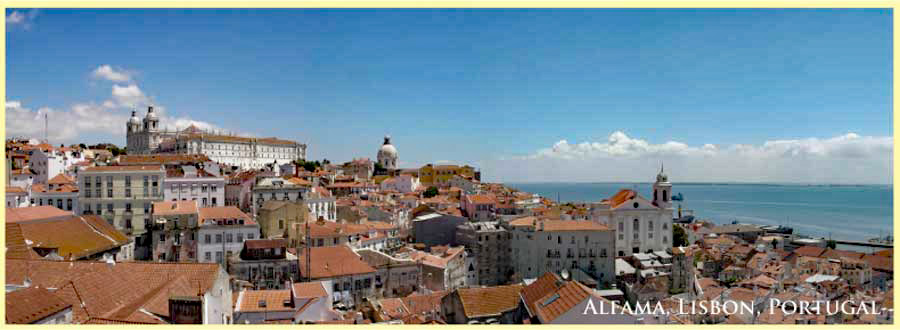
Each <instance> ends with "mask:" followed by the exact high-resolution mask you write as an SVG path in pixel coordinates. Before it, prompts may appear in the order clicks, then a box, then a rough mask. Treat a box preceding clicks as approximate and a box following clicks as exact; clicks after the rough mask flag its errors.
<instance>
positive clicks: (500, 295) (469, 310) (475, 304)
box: [456, 284, 522, 319]
mask: <svg viewBox="0 0 900 330" xmlns="http://www.w3.org/2000/svg"><path fill="white" fill-rule="evenodd" d="M521 291H522V285H521V284H513V285H501V286H492V287H486V288H460V289H457V290H456V293H457V294H458V295H459V300H460V301H461V302H462V305H463V312H464V313H465V315H466V317H467V318H470V319H472V318H479V317H487V316H499V315H501V314H503V313H504V312H508V311H511V310H513V309H515V308H516V306H518V304H519V292H521Z"/></svg>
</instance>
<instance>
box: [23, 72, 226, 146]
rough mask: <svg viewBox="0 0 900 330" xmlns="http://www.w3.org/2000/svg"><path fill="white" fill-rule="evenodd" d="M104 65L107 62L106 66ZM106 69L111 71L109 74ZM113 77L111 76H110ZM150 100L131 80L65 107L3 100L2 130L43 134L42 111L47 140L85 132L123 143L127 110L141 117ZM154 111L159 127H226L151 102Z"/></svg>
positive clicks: (73, 139) (74, 139)
mask: <svg viewBox="0 0 900 330" xmlns="http://www.w3.org/2000/svg"><path fill="white" fill-rule="evenodd" d="M104 67H105V66H100V67H98V68H97V69H95V70H94V71H93V75H98V72H99V75H100V78H102V79H108V80H114V79H118V78H124V77H120V76H116V75H115V74H116V73H121V72H119V71H115V70H113V69H112V68H109V69H110V70H111V71H108V70H106V69H103V68H104ZM107 67H108V66H107ZM110 73H113V74H112V75H110ZM111 78H113V79H111ZM151 104H154V102H152V100H151V99H150V98H149V97H148V96H147V95H146V94H145V93H144V91H143V90H141V88H140V87H139V86H138V85H137V84H134V83H131V84H127V85H120V84H114V85H113V86H112V90H111V93H110V99H107V100H104V101H101V102H79V103H76V104H74V105H72V106H70V107H69V108H68V109H53V108H50V107H40V108H38V109H32V108H28V107H26V106H25V105H23V104H22V102H21V101H18V100H8V101H7V102H6V131H7V135H8V136H19V137H26V138H43V137H44V115H45V114H46V115H48V128H49V129H48V130H47V131H48V138H49V139H50V142H51V143H54V144H56V143H67V144H68V143H79V142H85V141H83V140H81V139H83V138H84V135H85V134H94V135H100V136H102V135H109V137H110V138H111V139H112V140H107V141H106V142H113V143H116V144H120V145H124V144H125V132H126V126H125V124H126V122H127V120H128V118H129V117H130V116H131V111H132V110H135V109H139V110H140V111H138V114H137V115H138V116H139V117H140V118H141V119H143V116H145V115H146V109H147V106H149V105H151ZM153 108H154V111H155V112H156V113H157V116H158V117H159V119H160V125H161V127H160V128H162V129H168V130H176V129H184V128H186V127H188V126H190V125H194V126H197V127H199V128H201V129H204V130H211V131H218V132H223V133H225V132H226V130H224V129H222V128H221V127H218V126H216V125H213V124H211V123H208V122H204V121H198V120H193V119H191V118H190V117H187V116H169V115H168V114H167V111H166V107H164V106H162V105H159V104H154V105H153Z"/></svg>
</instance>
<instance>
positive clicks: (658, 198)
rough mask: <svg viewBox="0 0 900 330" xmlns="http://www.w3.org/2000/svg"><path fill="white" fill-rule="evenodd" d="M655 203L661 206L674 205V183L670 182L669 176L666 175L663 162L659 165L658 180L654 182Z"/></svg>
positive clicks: (669, 206)
mask: <svg viewBox="0 0 900 330" xmlns="http://www.w3.org/2000/svg"><path fill="white" fill-rule="evenodd" d="M653 204H656V205H657V206H659V207H661V208H671V207H672V184H671V183H669V176H668V175H666V172H665V167H664V165H663V164H662V163H660V165H659V174H657V175H656V182H654V183H653Z"/></svg>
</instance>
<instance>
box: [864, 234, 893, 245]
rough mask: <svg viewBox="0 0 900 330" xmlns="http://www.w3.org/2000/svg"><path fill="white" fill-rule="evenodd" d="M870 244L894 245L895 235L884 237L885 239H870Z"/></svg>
mask: <svg viewBox="0 0 900 330" xmlns="http://www.w3.org/2000/svg"><path fill="white" fill-rule="evenodd" d="M869 243H878V244H894V236H893V235H887V236H884V237H875V238H870V239H869Z"/></svg>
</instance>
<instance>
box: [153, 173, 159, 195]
mask: <svg viewBox="0 0 900 330" xmlns="http://www.w3.org/2000/svg"><path fill="white" fill-rule="evenodd" d="M158 186H159V176H158V175H154V176H153V187H158ZM154 191H156V190H155V189H154ZM153 196H156V193H153Z"/></svg>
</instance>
